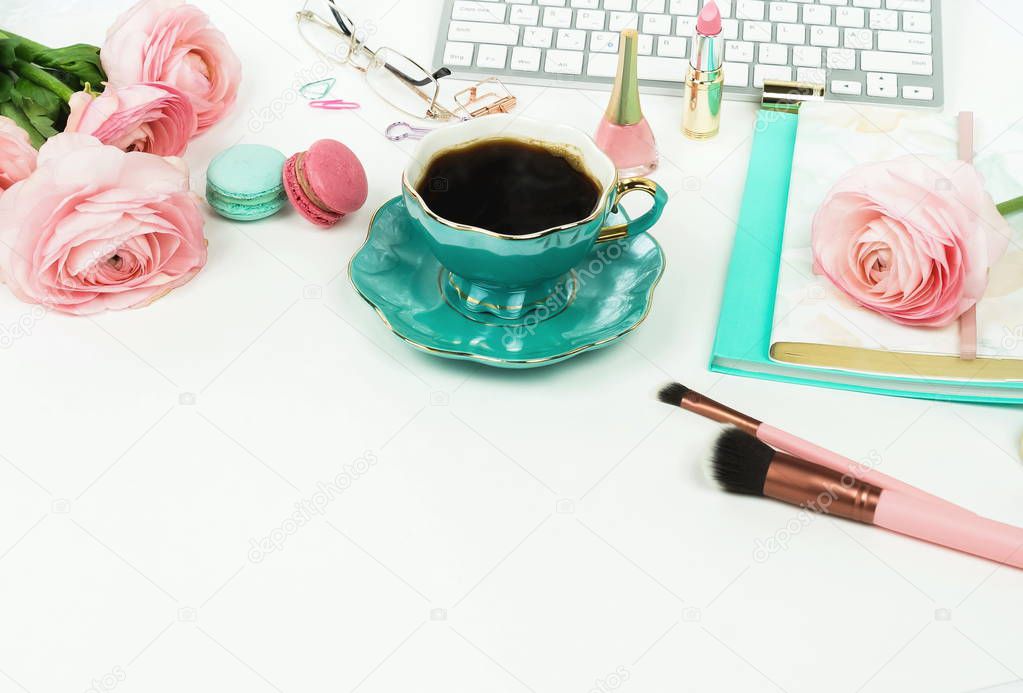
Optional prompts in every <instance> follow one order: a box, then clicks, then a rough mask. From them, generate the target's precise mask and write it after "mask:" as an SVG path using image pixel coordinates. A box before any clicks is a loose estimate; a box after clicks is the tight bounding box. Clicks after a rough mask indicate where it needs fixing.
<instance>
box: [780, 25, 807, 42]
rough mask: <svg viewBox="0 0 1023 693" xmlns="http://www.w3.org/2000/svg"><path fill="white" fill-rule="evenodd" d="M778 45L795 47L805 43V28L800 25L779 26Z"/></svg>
mask: <svg viewBox="0 0 1023 693" xmlns="http://www.w3.org/2000/svg"><path fill="white" fill-rule="evenodd" d="M778 43H789V44H796V45H802V44H804V43H806V27H805V26H803V25H802V24H779V25H778Z"/></svg>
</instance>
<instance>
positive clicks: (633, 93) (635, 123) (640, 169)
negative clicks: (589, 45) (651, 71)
mask: <svg viewBox="0 0 1023 693" xmlns="http://www.w3.org/2000/svg"><path fill="white" fill-rule="evenodd" d="M596 140H597V146H598V147H600V148H601V149H602V150H603V151H604V153H605V154H607V155H608V156H609V157H611V160H612V161H614V163H615V166H616V167H617V168H618V173H619V175H621V176H623V177H625V178H631V177H634V176H645V175H647V174H648V173H650V172H651V171H653V170H654V169H656V168H657V163H658V161H659V156H658V154H657V141H656V140H655V139H654V131H653V130H652V129H651V128H650V123H648V122H647V120H646V118H644V117H643V109H642V108H641V107H640V105H639V33H638V32H637V31H636V30H635V29H625V30H624V31H622V35H621V40H620V47H619V50H618V76H617V77H616V78H615V86H614V92H613V93H612V94H611V102H610V103H609V104H608V106H607V112H606V113H604V117H603V119H601V121H600V126H599V127H598V128H597V135H596Z"/></svg>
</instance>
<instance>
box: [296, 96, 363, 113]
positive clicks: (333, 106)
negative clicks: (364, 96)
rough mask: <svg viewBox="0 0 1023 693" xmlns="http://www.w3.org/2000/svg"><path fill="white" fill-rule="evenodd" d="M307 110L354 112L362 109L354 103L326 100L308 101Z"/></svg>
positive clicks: (341, 100)
mask: <svg viewBox="0 0 1023 693" xmlns="http://www.w3.org/2000/svg"><path fill="white" fill-rule="evenodd" d="M309 108H319V109H321V110H324V111H354V110H356V109H359V108H362V106H360V105H359V104H357V103H355V102H354V101H345V100H344V99H328V100H325V101H324V100H320V101H310V102H309Z"/></svg>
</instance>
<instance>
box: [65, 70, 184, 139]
mask: <svg viewBox="0 0 1023 693" xmlns="http://www.w3.org/2000/svg"><path fill="white" fill-rule="evenodd" d="M196 127H198V122H197V120H196V117H195V111H194V110H192V103H191V102H190V101H189V100H188V97H187V96H185V95H184V94H182V93H181V92H180V91H178V90H177V89H175V88H174V87H171V86H169V85H166V84H133V85H131V86H129V87H120V88H117V87H107V90H106V91H104V92H103V94H102V95H100V96H93V95H92V94H89V93H86V92H84V91H80V92H78V93H76V94H74V95H72V97H71V115H69V116H68V120H67V127H65V128H64V132H81V133H83V134H86V135H93V136H94V137H96V138H98V139H99V141H100V142H102V143H103V144H112V145H113V146H115V147H117V148H118V149H123V150H124V151H126V152H149V153H150V154H157V155H159V156H181V155H182V154H184V153H185V148H186V147H187V146H188V140H189V139H190V138H191V137H192V135H194V134H195V129H196Z"/></svg>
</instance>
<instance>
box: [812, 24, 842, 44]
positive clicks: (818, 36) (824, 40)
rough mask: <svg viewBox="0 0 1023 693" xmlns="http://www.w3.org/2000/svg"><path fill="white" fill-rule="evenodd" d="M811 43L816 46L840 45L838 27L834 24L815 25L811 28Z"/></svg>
mask: <svg viewBox="0 0 1023 693" xmlns="http://www.w3.org/2000/svg"><path fill="white" fill-rule="evenodd" d="M810 44H811V45H814V46H825V47H831V48H837V47H838V29H836V28H835V27H833V26H815V27H813V28H812V29H810Z"/></svg>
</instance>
